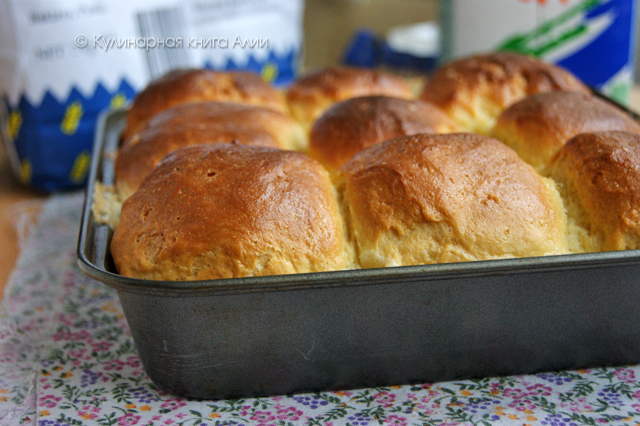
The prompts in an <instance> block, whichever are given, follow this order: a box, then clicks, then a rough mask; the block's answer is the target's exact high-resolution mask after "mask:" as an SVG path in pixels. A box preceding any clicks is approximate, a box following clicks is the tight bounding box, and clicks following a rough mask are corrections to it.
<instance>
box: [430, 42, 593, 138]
mask: <svg viewBox="0 0 640 426" xmlns="http://www.w3.org/2000/svg"><path fill="white" fill-rule="evenodd" d="M556 90H565V91H572V92H582V93H589V89H588V88H587V87H586V86H585V85H584V84H582V83H581V82H580V81H579V80H578V79H577V78H576V77H574V76H573V75H572V74H570V73H569V72H568V71H565V70H564V69H561V68H559V67H557V66H554V65H550V64H546V63H544V62H541V61H539V60H537V59H534V58H530V57H527V56H523V55H519V54H516V53H507V52H502V53H492V54H487V55H477V56H471V57H467V58H463V59H460V60H457V61H454V62H451V63H449V64H447V65H445V66H443V67H441V68H439V69H438V70H437V71H436V72H435V73H434V74H433V75H432V76H431V78H429V80H428V81H427V82H426V83H425V86H424V88H423V90H422V94H421V95H420V99H422V100H424V101H427V102H431V103H433V104H435V105H437V106H438V107H440V108H441V109H443V110H444V111H445V112H446V113H447V114H449V115H450V116H451V117H452V118H453V119H454V120H456V121H457V122H458V123H459V124H461V125H462V126H463V127H464V128H465V129H467V130H468V131H470V132H474V133H480V134H484V135H487V134H489V133H490V131H491V129H492V128H493V125H494V124H495V119H496V118H497V117H498V115H500V113H501V112H502V111H503V110H504V109H506V108H507V107H509V106H510V105H512V104H514V103H515V102H517V101H519V100H521V99H523V98H525V97H526V96H530V95H533V94H535V93H543V92H552V91H556Z"/></svg>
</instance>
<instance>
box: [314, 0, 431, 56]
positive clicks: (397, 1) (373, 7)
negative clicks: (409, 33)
mask: <svg viewBox="0 0 640 426" xmlns="http://www.w3.org/2000/svg"><path fill="white" fill-rule="evenodd" d="M437 4H438V1H437V0H306V9H305V19H304V22H305V24H304V25H305V60H304V64H305V66H306V67H307V68H316V67H323V66H329V65H336V64H338V63H339V62H340V60H341V57H342V54H343V52H344V50H345V47H346V46H347V45H348V43H349V41H350V40H351V37H352V36H353V34H354V33H355V32H356V31H357V30H358V29H360V28H363V27H367V28H369V29H371V30H373V31H374V32H375V33H376V34H378V35H380V36H384V34H385V33H386V31H387V30H388V29H389V28H391V27H395V26H398V25H402V24H409V23H416V22H424V21H430V20H435V19H437Z"/></svg>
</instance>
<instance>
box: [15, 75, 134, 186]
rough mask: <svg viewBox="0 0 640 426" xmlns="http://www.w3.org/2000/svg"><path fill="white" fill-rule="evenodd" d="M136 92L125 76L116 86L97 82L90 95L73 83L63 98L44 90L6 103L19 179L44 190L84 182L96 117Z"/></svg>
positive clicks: (123, 103) (119, 104)
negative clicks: (38, 97)
mask: <svg viewBox="0 0 640 426" xmlns="http://www.w3.org/2000/svg"><path fill="white" fill-rule="evenodd" d="M135 93H136V91H135V90H134V89H133V87H132V86H131V85H130V84H129V83H128V82H127V81H126V80H125V79H123V80H122V81H121V83H120V85H119V86H118V88H117V89H116V90H114V91H109V90H107V89H105V87H104V86H103V85H102V84H101V83H98V84H97V85H96V88H95V90H94V92H93V94H92V95H91V96H87V97H85V96H84V95H83V94H82V93H80V92H79V91H78V90H77V89H76V88H75V87H74V88H72V89H71V91H70V92H69V96H68V97H67V99H66V100H64V101H59V100H58V99H56V97H55V96H53V95H52V94H51V92H49V91H47V92H46V93H45V95H44V97H43V99H42V102H41V103H40V105H32V104H31V102H29V101H28V100H27V99H26V97H25V96H24V95H23V96H21V97H20V101H19V103H18V105H10V103H9V100H8V98H7V97H6V96H5V97H4V99H3V102H4V103H5V105H6V107H7V110H8V112H9V126H8V127H9V130H10V133H11V136H12V142H9V143H13V145H14V146H15V149H16V152H17V154H18V159H19V161H20V166H21V167H20V169H21V170H20V179H21V180H22V181H23V182H24V183H25V184H28V185H29V186H31V187H34V188H37V189H41V190H44V191H47V192H51V191H60V190H67V189H72V188H77V187H80V186H82V185H84V183H85V180H86V179H85V178H86V175H87V171H88V159H89V158H90V154H91V147H92V145H93V135H94V129H95V126H96V120H97V118H98V115H99V114H100V112H101V111H103V110H105V109H107V108H109V107H110V106H124V105H126V104H127V103H128V102H129V101H130V100H131V99H133V97H134V96H135Z"/></svg>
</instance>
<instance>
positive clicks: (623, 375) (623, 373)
mask: <svg viewBox="0 0 640 426" xmlns="http://www.w3.org/2000/svg"><path fill="white" fill-rule="evenodd" d="M613 374H615V375H616V377H617V378H618V380H621V381H623V382H627V383H631V382H634V381H635V379H636V375H635V373H634V372H633V370H630V369H624V368H620V369H618V370H616V372H615V373H613Z"/></svg>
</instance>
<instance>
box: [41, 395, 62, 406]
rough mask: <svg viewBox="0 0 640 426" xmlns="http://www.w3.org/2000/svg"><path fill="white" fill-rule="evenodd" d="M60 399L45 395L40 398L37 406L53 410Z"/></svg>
mask: <svg viewBox="0 0 640 426" xmlns="http://www.w3.org/2000/svg"><path fill="white" fill-rule="evenodd" d="M61 399H62V398H60V397H58V396H53V395H45V396H43V397H42V398H40V401H39V403H38V405H39V406H40V407H47V408H53V407H55V406H56V405H58V402H60V400H61Z"/></svg>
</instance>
